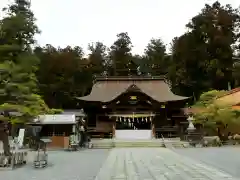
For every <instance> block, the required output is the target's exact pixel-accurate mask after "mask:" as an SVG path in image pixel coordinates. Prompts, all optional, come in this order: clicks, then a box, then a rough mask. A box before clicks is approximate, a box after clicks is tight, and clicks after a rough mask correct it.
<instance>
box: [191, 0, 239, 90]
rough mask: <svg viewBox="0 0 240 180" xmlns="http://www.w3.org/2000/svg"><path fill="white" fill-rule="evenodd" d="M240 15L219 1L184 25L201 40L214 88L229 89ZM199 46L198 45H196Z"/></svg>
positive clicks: (207, 6)
mask: <svg viewBox="0 0 240 180" xmlns="http://www.w3.org/2000/svg"><path fill="white" fill-rule="evenodd" d="M239 22H240V14H239V10H238V9H234V8H232V7H231V5H229V4H227V5H225V6H222V5H221V4H220V3H219V2H218V1H216V2H215V3H213V4H212V5H205V7H204V8H203V9H202V12H201V13H200V14H198V15H197V16H195V17H193V18H192V20H191V22H190V23H189V24H188V25H187V27H188V28H189V30H190V31H191V32H192V33H194V34H195V36H196V37H200V39H201V41H202V42H204V44H205V47H206V54H207V55H208V57H207V59H206V60H207V61H206V60H205V61H206V70H207V73H208V75H209V77H210V78H211V79H209V80H211V87H213V89H228V86H229V82H232V80H233V79H232V70H233V62H234V61H233V58H232V57H233V51H234V49H233V48H232V46H233V45H235V44H236V43H237V42H238V40H239V31H236V30H237V29H239V27H240V23H239ZM197 47H198V46H197Z"/></svg>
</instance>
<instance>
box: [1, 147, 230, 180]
mask: <svg viewBox="0 0 240 180" xmlns="http://www.w3.org/2000/svg"><path fill="white" fill-rule="evenodd" d="M32 158H33V153H29V164H27V165H26V166H25V167H22V168H19V169H16V170H13V171H0V179H3V180H194V179H195V180H225V179H228V180H231V179H234V178H233V177H231V176H230V175H228V174H227V173H225V172H222V171H220V170H217V169H216V168H213V167H211V166H208V165H205V164H203V163H199V161H197V160H192V159H190V158H188V157H186V156H182V155H179V154H177V153H175V152H173V151H171V150H169V149H166V148H122V149H117V148H116V149H112V150H106V149H105V150H101V149H89V150H83V151H77V152H64V151H51V152H49V162H50V164H49V167H47V168H45V169H34V168H33V167H32V163H31V161H32Z"/></svg>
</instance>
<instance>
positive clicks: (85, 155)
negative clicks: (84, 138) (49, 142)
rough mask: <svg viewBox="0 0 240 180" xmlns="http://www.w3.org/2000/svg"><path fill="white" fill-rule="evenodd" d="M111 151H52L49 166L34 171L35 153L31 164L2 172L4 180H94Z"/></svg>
mask: <svg viewBox="0 0 240 180" xmlns="http://www.w3.org/2000/svg"><path fill="white" fill-rule="evenodd" d="M108 154H109V150H100V149H98V150H97V149H96V150H95V149H91V150H82V151H77V152H64V151H50V152H48V156H49V166H48V167H47V168H43V169H34V168H33V164H32V160H33V155H34V153H33V152H30V153H29V163H28V164H27V165H26V166H24V167H21V168H18V169H15V170H12V171H0V179H3V180H94V179H95V177H96V175H97V174H98V172H99V170H100V168H101V166H102V164H103V162H104V161H105V159H106V158H107V156H108Z"/></svg>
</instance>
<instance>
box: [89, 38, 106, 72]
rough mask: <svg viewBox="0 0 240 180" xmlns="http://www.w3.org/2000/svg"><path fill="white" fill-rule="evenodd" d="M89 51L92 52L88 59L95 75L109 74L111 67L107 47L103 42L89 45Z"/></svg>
mask: <svg viewBox="0 0 240 180" xmlns="http://www.w3.org/2000/svg"><path fill="white" fill-rule="evenodd" d="M88 49H89V51H90V54H89V56H88V59H89V61H90V65H91V71H92V73H93V74H94V75H104V74H107V69H108V66H109V60H108V54H107V50H108V49H107V47H106V46H105V45H104V44H103V43H101V42H96V43H92V44H89V45H88Z"/></svg>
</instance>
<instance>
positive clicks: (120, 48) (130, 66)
mask: <svg viewBox="0 0 240 180" xmlns="http://www.w3.org/2000/svg"><path fill="white" fill-rule="evenodd" d="M131 49H132V42H131V39H130V37H129V36H128V33H126V32H123V33H120V34H118V35H117V40H116V41H115V42H114V43H113V45H112V46H111V47H110V52H109V56H110V59H111V65H112V68H111V72H110V75H115V76H128V75H137V74H138V73H137V72H138V70H137V68H138V66H137V65H136V64H135V63H134V62H133V61H132V54H131Z"/></svg>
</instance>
